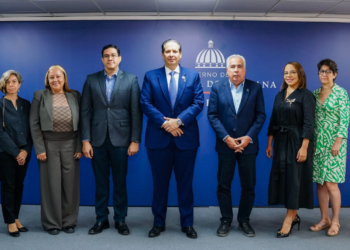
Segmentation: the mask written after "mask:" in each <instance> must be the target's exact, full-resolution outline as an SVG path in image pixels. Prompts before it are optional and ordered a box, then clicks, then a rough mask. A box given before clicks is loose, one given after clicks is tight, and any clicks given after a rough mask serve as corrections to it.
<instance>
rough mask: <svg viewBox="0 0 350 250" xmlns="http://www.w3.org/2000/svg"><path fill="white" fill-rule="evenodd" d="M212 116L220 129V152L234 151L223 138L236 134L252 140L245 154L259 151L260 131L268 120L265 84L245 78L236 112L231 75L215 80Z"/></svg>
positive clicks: (211, 94) (212, 96) (216, 128)
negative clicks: (228, 77) (264, 94)
mask: <svg viewBox="0 0 350 250" xmlns="http://www.w3.org/2000/svg"><path fill="white" fill-rule="evenodd" d="M208 119H209V122H210V124H211V126H212V128H213V129H214V131H215V133H216V146H215V150H216V151H217V152H219V153H224V154H233V153H234V150H232V149H230V148H229V147H228V146H227V144H226V143H225V142H224V141H223V138H224V137H225V136H226V135H230V136H231V137H233V138H238V137H241V136H245V135H247V136H249V137H250V138H252V140H253V143H249V144H248V146H247V147H246V148H245V149H244V151H243V154H254V153H257V152H258V151H259V140H258V134H259V132H260V130H261V128H262V126H263V124H264V122H265V119H266V115H265V104H264V96H263V92H262V88H261V85H260V84H258V83H256V82H253V81H250V80H247V79H246V80H245V82H244V88H243V94H242V100H241V103H240V106H239V109H238V112H236V109H235V106H234V103H233V98H232V93H231V87H230V82H229V80H228V79H225V80H223V81H220V82H218V83H214V85H213V86H212V89H211V93H210V100H209V107H208Z"/></svg>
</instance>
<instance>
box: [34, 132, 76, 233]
mask: <svg viewBox="0 0 350 250" xmlns="http://www.w3.org/2000/svg"><path fill="white" fill-rule="evenodd" d="M75 144H76V138H74V139H69V140H60V141H56V140H45V147H46V156H47V160H46V161H45V162H42V161H39V168H40V190H41V223H42V226H43V228H44V229H45V230H48V229H51V228H59V229H61V228H63V227H67V226H76V224H77V218H78V212H79V198H80V194H79V160H75V159H74V153H75V152H74V151H75V146H76V145H75Z"/></svg>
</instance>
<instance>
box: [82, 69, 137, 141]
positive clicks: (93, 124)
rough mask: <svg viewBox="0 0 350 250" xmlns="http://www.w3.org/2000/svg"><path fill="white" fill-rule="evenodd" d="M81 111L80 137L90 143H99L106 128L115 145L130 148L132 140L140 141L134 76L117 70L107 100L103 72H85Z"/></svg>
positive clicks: (104, 136) (104, 135) (135, 78)
mask: <svg viewBox="0 0 350 250" xmlns="http://www.w3.org/2000/svg"><path fill="white" fill-rule="evenodd" d="M80 110H81V111H80V115H81V128H82V129H81V138H82V140H90V142H91V145H92V146H94V147H99V146H101V145H102V144H103V142H104V141H105V139H106V136H107V131H108V136H109V138H110V140H111V143H112V145H113V146H115V147H129V145H130V143H131V142H132V141H138V142H140V141H141V132H142V112H141V108H140V86H139V84H138V80H137V77H136V76H134V75H132V74H130V73H127V72H125V71H122V70H119V72H118V75H117V79H116V82H115V84H114V88H113V90H112V94H111V100H110V102H109V103H108V101H107V96H106V83H105V76H104V71H103V70H102V71H99V72H97V73H95V74H91V75H88V76H87V78H86V81H85V84H84V88H83V94H82V100H81V109H80ZM107 128H108V130H107Z"/></svg>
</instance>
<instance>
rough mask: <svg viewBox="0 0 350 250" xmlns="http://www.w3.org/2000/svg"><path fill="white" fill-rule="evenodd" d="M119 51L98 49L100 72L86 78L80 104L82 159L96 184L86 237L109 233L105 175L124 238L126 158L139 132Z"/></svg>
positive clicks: (131, 81)
mask: <svg viewBox="0 0 350 250" xmlns="http://www.w3.org/2000/svg"><path fill="white" fill-rule="evenodd" d="M120 62H121V56H120V50H119V49H118V48H117V47H116V46H115V45H113V44H110V45H106V46H104V47H103V49H102V63H103V65H104V70H102V71H99V72H97V73H94V74H91V75H88V76H87V78H86V82H85V84H84V88H83V94H82V98H81V109H80V115H81V118H80V119H81V120H80V122H81V138H82V140H83V153H84V155H85V157H87V158H89V159H91V162H92V168H93V171H94V175H95V181H96V194H95V212H96V223H95V225H94V226H93V227H92V228H91V229H90V230H89V234H97V233H100V232H102V231H103V229H106V228H109V222H108V214H109V210H108V207H107V206H108V199H109V175H110V169H112V177H113V209H114V221H115V228H116V229H117V230H118V232H119V233H120V234H122V235H128V234H129V233H130V232H129V228H128V226H127V225H126V223H125V217H126V215H127V209H128V199H127V192H126V174H127V169H128V156H131V155H134V154H136V153H137V152H138V151H139V142H140V140H141V131H142V112H141V107H140V87H139V84H138V81H137V77H136V76H134V75H132V74H130V73H128V72H125V71H122V70H121V69H119V63H120Z"/></svg>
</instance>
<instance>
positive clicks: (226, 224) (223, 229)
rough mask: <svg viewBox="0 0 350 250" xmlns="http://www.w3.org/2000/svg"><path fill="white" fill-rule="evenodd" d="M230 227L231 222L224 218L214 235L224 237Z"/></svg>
mask: <svg viewBox="0 0 350 250" xmlns="http://www.w3.org/2000/svg"><path fill="white" fill-rule="evenodd" d="M230 229H231V222H229V221H227V220H224V221H221V224H220V227H219V228H218V230H217V231H216V235H217V236H220V237H225V236H227V235H228V233H229V232H230Z"/></svg>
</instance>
